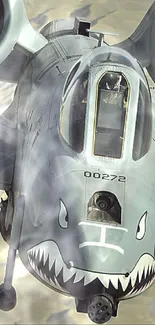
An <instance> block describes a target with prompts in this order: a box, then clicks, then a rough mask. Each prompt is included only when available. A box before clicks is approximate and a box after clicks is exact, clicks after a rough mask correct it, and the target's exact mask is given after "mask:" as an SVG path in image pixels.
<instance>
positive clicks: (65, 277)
mask: <svg viewBox="0 0 155 325" xmlns="http://www.w3.org/2000/svg"><path fill="white" fill-rule="evenodd" d="M75 273H76V270H75V269H73V268H71V269H68V268H67V267H64V268H63V281H64V282H67V281H68V280H70V279H71V278H72V276H73V275H74V274H75Z"/></svg>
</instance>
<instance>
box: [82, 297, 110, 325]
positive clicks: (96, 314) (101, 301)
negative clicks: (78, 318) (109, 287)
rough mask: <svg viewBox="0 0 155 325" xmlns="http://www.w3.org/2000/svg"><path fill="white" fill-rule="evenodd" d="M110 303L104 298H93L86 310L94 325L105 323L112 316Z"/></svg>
mask: <svg viewBox="0 0 155 325" xmlns="http://www.w3.org/2000/svg"><path fill="white" fill-rule="evenodd" d="M112 301H113V299H112V298H111V299H110V298H109V297H106V296H96V297H93V298H92V299H91V301H90V302H89V304H88V308H87V312H88V316H89V318H90V320H91V321H92V322H94V323H96V324H103V323H107V322H108V321H109V320H110V318H111V317H112V315H113V303H112Z"/></svg>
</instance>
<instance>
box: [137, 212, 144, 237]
mask: <svg viewBox="0 0 155 325" xmlns="http://www.w3.org/2000/svg"><path fill="white" fill-rule="evenodd" d="M146 219H147V211H146V212H145V213H144V214H143V215H142V217H141V218H140V221H139V223H138V226H137V232H136V238H137V239H138V240H142V239H143V238H144V236H145V233H146Z"/></svg>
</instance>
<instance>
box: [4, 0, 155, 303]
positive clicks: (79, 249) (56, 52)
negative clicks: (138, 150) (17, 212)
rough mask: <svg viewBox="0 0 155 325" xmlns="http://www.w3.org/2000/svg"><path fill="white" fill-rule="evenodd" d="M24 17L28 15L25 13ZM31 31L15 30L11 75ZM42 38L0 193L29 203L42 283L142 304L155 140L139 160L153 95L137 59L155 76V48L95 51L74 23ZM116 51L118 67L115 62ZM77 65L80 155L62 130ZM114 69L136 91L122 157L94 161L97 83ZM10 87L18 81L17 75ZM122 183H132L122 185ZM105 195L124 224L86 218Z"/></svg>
mask: <svg viewBox="0 0 155 325" xmlns="http://www.w3.org/2000/svg"><path fill="white" fill-rule="evenodd" d="M11 3H12V2H11V0H10V1H8V2H7V4H8V7H7V10H8V11H9V13H10V15H11V16H13V15H14V16H15V14H16V13H17V12H18V10H20V8H21V6H23V4H22V1H15V0H14V3H15V4H16V6H15V7H14V10H17V12H13V9H11V8H12V7H11ZM18 4H19V5H18ZM150 10H151V11H149V13H148V14H147V17H148V16H149V17H151V14H152V13H153V14H154V12H155V3H154V4H153V5H152V8H151V9H150ZM22 12H23V15H25V13H24V12H25V11H24V9H22ZM24 17H25V16H24ZM24 19H25V18H24ZM150 21H151V19H150ZM25 26H27V22H26V25H24V26H23V25H19V30H20V31H22V32H21V33H17V30H16V32H14V28H15V25H14V27H12V29H10V32H9V31H8V30H6V35H5V37H4V40H3V42H2V50H1V49H0V61H1V62H3V63H2V71H3V75H4V74H5V73H4V72H5V69H4V67H5V65H3V64H4V63H5V59H6V56H7V55H10V51H11V50H12V48H13V47H14V45H15V44H17V43H19V44H20V46H22V47H23V46H24V40H25V37H24V35H25V34H27V33H28V30H30V35H32V34H33V35H32V36H34V31H33V32H32V34H31V31H32V28H31V27H30V26H29V25H28V26H29V27H28V28H30V29H27V27H25ZM140 26H141V27H139V28H141V29H142V31H143V32H144V34H145V32H146V31H147V32H148V33H149V32H150V28H151V22H150V23H149V24H146V28H145V31H144V25H143V23H142V25H140ZM24 28H25V29H24ZM17 29H18V28H17ZM42 34H43V35H41V34H38V33H37V34H35V36H36V37H37V39H36V43H35V47H34V43H33V40H34V38H33V37H32V38H31V37H30V39H29V40H28V39H27V38H26V40H25V42H26V45H25V48H26V50H28V52H29V53H27V51H26V52H25V53H24V55H25V56H24V57H23V56H22V58H21V61H20V64H21V67H22V68H21V70H20V71H18V76H19V80H18V87H17V89H16V93H15V98H14V102H13V104H12V105H11V106H10V108H8V111H9V110H12V108H13V109H14V110H15V112H16V119H15V121H13V122H12V123H11V121H9V122H8V124H7V123H6V120H7V118H6V117H5V114H3V115H2V116H1V120H0V129H1V133H0V140H1V148H2V150H0V152H1V155H2V158H1V160H0V170H1V173H0V183H1V187H2V189H4V190H10V189H11V190H12V191H13V193H14V203H15V206H16V198H18V197H20V196H21V195H23V196H24V199H25V204H24V210H23V220H22V222H21V229H20V230H21V232H20V236H19V255H20V258H21V260H22V262H23V264H24V265H25V266H26V267H27V269H28V270H29V271H30V272H31V273H32V274H33V275H34V276H35V277H36V278H37V279H38V280H39V281H41V282H43V283H44V284H46V285H47V286H49V287H51V288H52V289H55V290H58V291H59V292H62V293H64V294H69V295H72V296H74V297H78V298H86V297H91V296H92V295H95V294H102V293H103V292H106V293H109V294H111V295H112V296H113V297H114V298H117V299H118V300H121V299H126V298H130V297H132V296H136V295H137V294H139V293H141V292H142V291H144V290H145V289H147V288H148V287H149V286H150V285H151V284H152V283H153V281H154V277H155V262H154V251H155V249H154V248H155V240H154V229H155V221H154V220H155V219H154V209H155V197H154V194H153V193H154V190H155V180H154V178H153V171H154V161H155V142H154V141H153V140H152V142H151V147H150V149H149V151H148V152H147V153H146V154H145V156H144V157H142V158H141V159H140V160H137V161H134V160H133V159H132V150H133V141H134V133H135V123H136V114H137V106H138V95H139V85H140V82H142V83H143V84H144V85H145V87H146V88H147V92H148V93H149V88H148V84H147V80H146V77H145V75H144V73H143V71H142V69H141V67H140V66H139V64H138V62H137V60H136V59H135V58H133V57H132V56H131V54H132V55H134V56H135V57H136V58H137V59H138V60H139V61H140V62H141V63H142V65H143V66H146V67H147V68H148V66H149V71H150V74H151V76H152V77H154V61H153V59H152V47H151V46H152V44H149V47H148V48H149V51H150V53H149V57H145V58H142V60H141V57H140V54H139V51H138V49H137V48H136V37H135V38H134V37H133V38H132V39H131V42H129V40H128V42H127V41H126V42H127V43H121V44H116V46H115V47H111V46H108V45H106V44H105V43H104V44H103V45H102V46H101V47H97V45H98V41H97V40H96V39H95V38H93V37H85V36H83V35H77V34H75V31H74V20H69V21H63V20H61V21H56V22H52V23H50V24H49V25H48V27H47V26H45V27H44V28H43V30H42ZM12 35H13V36H14V37H13V41H14V43H12ZM90 35H91V34H90ZM134 35H135V34H134ZM140 35H141V34H140ZM141 36H142V35H141ZM46 37H47V38H48V42H47V39H46ZM29 41H30V44H29ZM138 41H140V37H139V39H138ZM143 41H145V38H144V39H143ZM126 44H127V45H126ZM129 45H130V46H129ZM6 47H7V53H5V54H4V52H5V48H6ZM121 47H122V48H123V49H122V48H121ZM125 49H127V50H128V52H127V51H126V50H125ZM38 50H39V51H38ZM14 51H15V50H13V52H14ZM30 52H31V54H32V56H30ZM14 53H15V52H14ZM34 53H35V55H33V54H34ZM109 53H110V54H111V55H114V56H116V58H119V59H116V62H115V63H114V62H110V61H109V59H108V57H109ZM150 54H151V55H150ZM18 55H19V54H18ZM10 60H12V58H11V56H10ZM78 61H80V65H79V68H78V69H77V71H76V73H75V75H74V76H73V78H72V79H71V82H70V84H69V86H68V88H67V91H66V93H67V94H68V93H69V90H70V89H71V88H72V87H73V84H74V82H75V81H76V80H77V79H78V77H79V76H80V75H81V73H82V72H83V71H85V70H86V69H88V70H89V79H88V95H87V108H86V118H85V134H84V149H83V151H82V152H81V153H80V154H78V153H77V152H75V151H73V150H72V149H71V148H70V147H69V146H68V144H67V143H66V142H65V141H64V139H63V137H62V136H61V134H60V128H59V124H60V122H59V118H60V111H61V104H62V101H63V96H64V89H65V85H66V80H67V77H68V76H69V75H70V73H71V71H72V68H73V67H74V65H75V64H76V63H77V62H78ZM23 62H24V64H26V68H25V69H24V70H23ZM150 64H151V65H150ZM15 69H16V68H15ZM109 70H110V71H114V72H119V73H123V75H125V77H126V78H127V80H128V82H129V86H130V97H129V102H128V117H127V124H126V135H125V142H124V151H123V157H122V158H121V159H114V158H107V157H97V156H94V155H93V148H92V143H93V141H92V140H93V129H94V117H95V98H96V84H97V82H98V80H99V78H100V77H101V76H102V75H103V74H104V73H105V72H106V71H109ZM3 78H4V77H3ZM8 78H9V74H8V70H7V69H6V80H8ZM10 79H11V81H17V80H16V77H15V79H13V77H12V76H10ZM3 128H4V130H3ZM5 132H7V134H9V135H10V137H9V138H7V139H9V141H8V140H6V138H5V137H4V134H5ZM3 148H4V149H6V151H5V150H3ZM86 172H87V173H89V175H91V176H92V175H93V174H94V173H95V174H97V173H98V174H99V175H100V177H99V178H95V177H85V176H86V175H87V174H86ZM104 174H107V175H115V176H116V177H115V180H113V181H111V179H109V177H108V180H105V179H104V178H103V179H102V176H101V175H104ZM120 177H123V178H124V180H125V181H120V179H121V180H122V178H120ZM103 190H104V191H108V192H112V193H113V194H115V196H116V197H117V199H118V202H119V204H120V205H121V207H122V217H121V218H122V219H121V224H120V225H118V224H115V223H113V222H112V223H109V224H106V223H103V222H102V223H100V222H95V221H90V220H87V205H88V202H89V200H90V198H91V196H92V195H93V193H95V192H98V191H103ZM18 235H19V234H18ZM17 237H18V236H17Z"/></svg>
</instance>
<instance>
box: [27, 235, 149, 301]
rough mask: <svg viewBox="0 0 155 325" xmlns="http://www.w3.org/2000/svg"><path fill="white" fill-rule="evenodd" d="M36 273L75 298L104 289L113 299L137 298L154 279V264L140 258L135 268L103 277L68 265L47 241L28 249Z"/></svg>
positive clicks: (142, 257)
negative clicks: (124, 272) (127, 272)
mask: <svg viewBox="0 0 155 325" xmlns="http://www.w3.org/2000/svg"><path fill="white" fill-rule="evenodd" d="M27 253H28V259H29V263H30V265H31V267H32V269H33V271H34V272H35V273H36V274H37V276H39V277H40V278H41V280H42V281H44V282H45V283H46V284H47V285H48V286H51V287H53V288H55V289H57V290H59V291H61V292H62V293H66V294H70V295H72V296H74V297H81V298H84V297H86V296H88V295H92V294H100V293H102V292H103V290H104V291H105V292H107V293H109V294H111V295H112V296H113V297H114V298H124V299H125V298H126V297H128V296H135V295H137V294H139V293H140V292H142V291H144V290H145V289H146V288H147V287H149V286H150V285H151V284H152V282H153V280H154V278H155V261H154V258H153V257H152V256H151V255H149V254H144V255H142V256H141V258H140V259H139V261H138V262H137V264H136V265H135V267H134V269H133V270H132V271H131V272H130V273H129V274H127V275H125V274H104V273H103V274H101V273H95V272H89V271H86V270H82V269H78V268H76V267H74V266H72V264H71V263H70V267H69V266H67V265H66V264H65V262H64V261H63V259H62V256H61V253H60V251H59V248H58V246H57V244H56V243H55V242H53V241H45V242H42V243H40V244H39V245H37V246H34V247H32V248H31V249H29V250H28V252H27Z"/></svg>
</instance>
